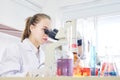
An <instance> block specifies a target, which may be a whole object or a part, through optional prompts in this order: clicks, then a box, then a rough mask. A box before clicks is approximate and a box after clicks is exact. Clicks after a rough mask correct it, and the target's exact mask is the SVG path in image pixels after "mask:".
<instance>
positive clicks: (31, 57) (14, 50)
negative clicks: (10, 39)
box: [0, 39, 45, 77]
mask: <svg viewBox="0 0 120 80" xmlns="http://www.w3.org/2000/svg"><path fill="white" fill-rule="evenodd" d="M38 53H39V55H37V54H38ZM44 62H45V55H44V53H43V51H42V49H41V48H39V50H38V49H37V48H36V47H35V46H34V45H33V44H32V43H31V42H30V40H29V39H25V40H24V41H23V42H22V43H20V44H16V45H12V46H10V47H8V48H7V49H6V50H5V52H4V53H3V58H2V60H1V62H0V76H10V77H11V76H23V77H24V76H25V75H26V74H27V72H30V71H32V70H36V69H38V68H40V65H41V64H43V63H44Z"/></svg>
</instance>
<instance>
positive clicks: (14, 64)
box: [0, 45, 25, 76]
mask: <svg viewBox="0 0 120 80" xmlns="http://www.w3.org/2000/svg"><path fill="white" fill-rule="evenodd" d="M21 64H22V62H21V57H20V53H19V48H18V46H17V45H16V46H15V45H14V46H13V45H12V46H10V47H8V48H6V49H5V51H4V53H3V57H2V60H1V62H0V76H7V75H8V76H10V75H11V76H16V75H17V76H22V75H24V74H25V73H22V66H21ZM20 73H21V74H20Z"/></svg>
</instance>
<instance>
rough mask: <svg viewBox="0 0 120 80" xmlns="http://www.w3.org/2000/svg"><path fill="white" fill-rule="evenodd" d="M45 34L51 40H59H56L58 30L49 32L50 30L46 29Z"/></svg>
mask: <svg viewBox="0 0 120 80" xmlns="http://www.w3.org/2000/svg"><path fill="white" fill-rule="evenodd" d="M44 32H45V34H47V35H48V36H49V37H50V38H52V39H54V40H58V39H56V38H55V36H56V34H57V32H58V30H57V29H54V30H51V31H50V30H48V29H44Z"/></svg>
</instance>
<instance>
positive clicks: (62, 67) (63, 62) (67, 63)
mask: <svg viewBox="0 0 120 80" xmlns="http://www.w3.org/2000/svg"><path fill="white" fill-rule="evenodd" d="M57 75H59V76H73V60H72V59H58V60H57Z"/></svg>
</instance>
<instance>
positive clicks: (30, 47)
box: [23, 38, 40, 53]
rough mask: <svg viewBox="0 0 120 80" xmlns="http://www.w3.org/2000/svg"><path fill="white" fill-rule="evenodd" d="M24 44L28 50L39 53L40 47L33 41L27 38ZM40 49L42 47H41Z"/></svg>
mask: <svg viewBox="0 0 120 80" xmlns="http://www.w3.org/2000/svg"><path fill="white" fill-rule="evenodd" d="M23 44H24V45H25V46H26V49H27V50H32V51H33V52H34V53H38V49H37V48H36V47H35V45H33V44H32V42H31V41H30V40H29V39H28V38H26V39H24V40H23ZM39 51H40V47H39Z"/></svg>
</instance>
